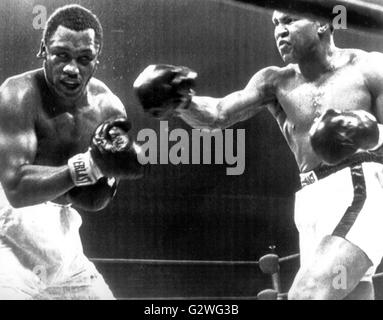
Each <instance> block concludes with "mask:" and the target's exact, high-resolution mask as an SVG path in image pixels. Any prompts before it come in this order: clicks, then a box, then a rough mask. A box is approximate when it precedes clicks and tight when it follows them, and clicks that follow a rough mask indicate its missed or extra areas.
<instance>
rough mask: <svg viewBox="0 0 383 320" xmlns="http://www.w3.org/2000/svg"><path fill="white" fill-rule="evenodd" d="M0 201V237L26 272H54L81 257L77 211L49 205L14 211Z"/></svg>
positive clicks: (79, 224)
mask: <svg viewBox="0 0 383 320" xmlns="http://www.w3.org/2000/svg"><path fill="white" fill-rule="evenodd" d="M1 192H2V190H0V193H1ZM0 199H1V201H2V203H0V237H1V239H2V241H3V243H5V244H6V245H7V246H9V248H12V249H13V251H14V254H15V255H17V256H18V257H19V259H20V260H21V261H22V262H23V264H25V265H26V266H28V268H30V269H33V268H36V267H39V266H41V267H44V268H45V269H47V272H48V273H49V272H57V271H58V270H57V269H59V268H63V267H65V266H66V265H70V264H72V262H73V261H74V260H75V259H76V257H77V256H78V255H82V244H81V240H80V235H79V228H80V226H81V223H82V221H81V217H80V215H79V214H78V212H77V211H76V210H74V209H73V208H71V207H70V206H63V205H57V204H54V203H51V202H46V203H42V204H38V205H34V206H28V207H23V208H17V209H16V208H13V207H12V206H11V205H10V204H9V203H8V202H7V201H6V199H5V200H4V198H2V197H1V196H0ZM0 263H1V262H0Z"/></svg>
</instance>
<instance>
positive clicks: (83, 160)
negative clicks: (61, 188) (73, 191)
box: [68, 151, 103, 186]
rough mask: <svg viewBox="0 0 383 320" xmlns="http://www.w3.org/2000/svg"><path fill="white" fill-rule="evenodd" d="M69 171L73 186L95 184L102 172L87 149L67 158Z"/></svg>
mask: <svg viewBox="0 0 383 320" xmlns="http://www.w3.org/2000/svg"><path fill="white" fill-rule="evenodd" d="M68 167H69V172H70V175H71V177H72V180H73V182H74V184H75V186H88V185H92V184H95V183H96V182H97V181H98V180H99V179H100V178H102V177H103V174H102V172H101V170H100V168H99V167H98V166H97V164H96V163H95V162H94V161H93V159H92V156H91V154H90V152H89V151H87V152H85V153H79V154H76V155H74V156H73V157H72V158H70V159H69V160H68Z"/></svg>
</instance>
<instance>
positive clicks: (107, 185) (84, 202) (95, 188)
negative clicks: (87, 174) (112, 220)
mask: <svg viewBox="0 0 383 320" xmlns="http://www.w3.org/2000/svg"><path fill="white" fill-rule="evenodd" d="M116 191H117V182H116V180H115V179H108V178H106V177H104V178H101V179H99V180H98V181H97V182H96V183H95V184H93V185H89V186H84V187H74V188H72V189H71V190H69V191H68V192H67V193H66V197H67V200H68V201H69V202H70V203H72V205H73V206H74V207H76V208H78V209H82V210H85V211H99V210H102V209H104V208H105V207H106V206H107V205H108V204H109V202H110V201H111V200H112V199H113V197H114V195H115V194H116Z"/></svg>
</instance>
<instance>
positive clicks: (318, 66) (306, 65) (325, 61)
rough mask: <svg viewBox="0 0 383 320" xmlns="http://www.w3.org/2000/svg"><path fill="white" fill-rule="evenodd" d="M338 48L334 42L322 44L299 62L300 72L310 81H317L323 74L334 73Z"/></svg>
mask: <svg viewBox="0 0 383 320" xmlns="http://www.w3.org/2000/svg"><path fill="white" fill-rule="evenodd" d="M336 53H337V48H336V47H335V45H334V42H333V41H332V39H331V41H329V42H324V43H320V44H319V45H318V46H316V47H315V48H313V50H311V51H310V52H309V53H308V54H307V55H306V56H304V57H302V58H301V59H300V60H299V61H298V66H299V70H300V72H301V74H302V76H303V77H304V78H306V79H307V80H308V81H315V80H317V79H318V78H320V77H321V76H322V75H323V74H325V73H327V72H329V71H333V70H334V68H335V66H334V60H335V59H336V58H335V56H336Z"/></svg>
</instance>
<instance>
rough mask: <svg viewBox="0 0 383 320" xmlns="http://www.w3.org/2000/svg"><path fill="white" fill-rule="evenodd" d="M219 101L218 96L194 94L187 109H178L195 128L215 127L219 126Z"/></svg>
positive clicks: (178, 113) (180, 114)
mask: <svg viewBox="0 0 383 320" xmlns="http://www.w3.org/2000/svg"><path fill="white" fill-rule="evenodd" d="M219 102H220V99H217V98H211V97H199V96H194V97H193V99H192V102H191V103H190V105H189V106H188V107H187V108H186V109H183V108H181V109H177V115H178V116H179V117H180V118H181V119H183V120H184V121H185V122H186V123H187V124H189V125H190V126H192V127H193V128H197V129H203V128H209V129H214V128H217V127H219V124H218V119H219V116H220V112H219V108H218V104H219Z"/></svg>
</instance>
